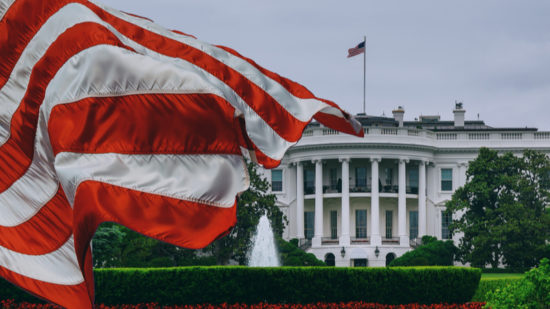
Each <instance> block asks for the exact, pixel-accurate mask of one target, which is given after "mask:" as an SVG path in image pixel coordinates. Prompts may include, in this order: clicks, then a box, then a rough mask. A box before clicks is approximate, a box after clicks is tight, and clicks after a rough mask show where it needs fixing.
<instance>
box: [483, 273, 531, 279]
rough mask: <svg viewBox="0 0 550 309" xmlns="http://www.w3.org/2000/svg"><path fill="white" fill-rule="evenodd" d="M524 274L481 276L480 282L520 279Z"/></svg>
mask: <svg viewBox="0 0 550 309" xmlns="http://www.w3.org/2000/svg"><path fill="white" fill-rule="evenodd" d="M523 276H525V274H481V280H503V279H521V278H523Z"/></svg>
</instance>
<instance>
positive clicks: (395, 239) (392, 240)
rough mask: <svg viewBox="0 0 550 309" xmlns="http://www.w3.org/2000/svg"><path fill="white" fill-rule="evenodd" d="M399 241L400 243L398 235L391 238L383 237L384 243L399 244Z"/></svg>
mask: <svg viewBox="0 0 550 309" xmlns="http://www.w3.org/2000/svg"><path fill="white" fill-rule="evenodd" d="M398 243H399V238H398V237H391V238H387V237H382V244H398Z"/></svg>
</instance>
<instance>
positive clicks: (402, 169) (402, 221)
mask: <svg viewBox="0 0 550 309" xmlns="http://www.w3.org/2000/svg"><path fill="white" fill-rule="evenodd" d="M408 161H409V160H406V159H400V160H399V195H398V196H399V197H398V211H397V213H398V229H399V243H400V245H401V246H409V235H408V233H407V197H406V195H405V194H406V192H407V183H406V181H405V177H406V164H407V162H408Z"/></svg>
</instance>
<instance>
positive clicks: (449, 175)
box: [441, 168, 453, 191]
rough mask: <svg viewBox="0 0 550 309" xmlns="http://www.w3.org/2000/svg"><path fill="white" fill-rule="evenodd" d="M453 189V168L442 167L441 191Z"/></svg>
mask: <svg viewBox="0 0 550 309" xmlns="http://www.w3.org/2000/svg"><path fill="white" fill-rule="evenodd" d="M452 190H453V169H452V168H442V169H441V191H452Z"/></svg>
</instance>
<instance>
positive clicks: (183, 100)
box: [48, 94, 241, 154]
mask: <svg viewBox="0 0 550 309" xmlns="http://www.w3.org/2000/svg"><path fill="white" fill-rule="evenodd" d="M234 111H235V109H234V108H233V107H232V106H231V105H230V104H229V103H227V102H226V101H225V100H224V99H222V98H220V97H218V96H216V95H211V94H139V95H128V96H123V97H98V98H86V99H83V100H80V101H78V102H75V103H70V104H62V105H57V106H56V107H54V108H53V109H52V113H51V116H50V121H49V123H48V130H49V134H50V140H51V144H52V147H53V151H54V154H57V153H59V152H62V151H68V152H85V153H108V152H113V153H115V152H116V153H125V154H149V153H155V154H173V153H175V154H193V153H209V154H214V153H220V154H241V149H240V147H239V144H238V139H237V136H236V135H235V119H234V117H233V115H234ZM205 119H208V123H205V121H204V120H205Z"/></svg>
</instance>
